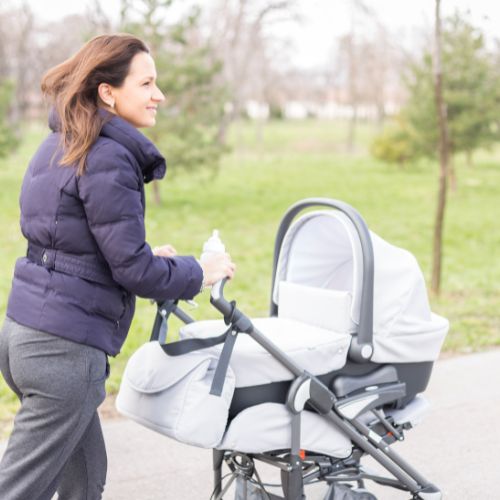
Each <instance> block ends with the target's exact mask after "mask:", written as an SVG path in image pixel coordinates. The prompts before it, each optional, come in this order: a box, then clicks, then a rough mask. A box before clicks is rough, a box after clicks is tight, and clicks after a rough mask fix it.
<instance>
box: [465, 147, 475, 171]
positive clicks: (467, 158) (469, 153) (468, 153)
mask: <svg viewBox="0 0 500 500" xmlns="http://www.w3.org/2000/svg"><path fill="white" fill-rule="evenodd" d="M465 161H466V163H467V166H468V167H469V168H472V167H473V166H474V160H473V157H472V151H471V150H470V149H469V150H467V151H466V152H465Z"/></svg>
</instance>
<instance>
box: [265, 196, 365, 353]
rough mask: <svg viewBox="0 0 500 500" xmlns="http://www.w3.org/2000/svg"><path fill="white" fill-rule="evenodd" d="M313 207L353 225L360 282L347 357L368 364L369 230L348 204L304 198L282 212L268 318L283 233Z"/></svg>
mask: <svg viewBox="0 0 500 500" xmlns="http://www.w3.org/2000/svg"><path fill="white" fill-rule="evenodd" d="M314 206H324V207H329V208H334V209H336V210H339V211H340V212H342V213H344V214H345V215H346V216H347V217H348V218H349V219H350V221H351V222H352V223H353V225H354V227H355V228H356V232H357V233H358V236H359V241H360V244H361V253H362V256H363V281H362V287H361V304H360V318H359V331H358V333H357V334H354V335H353V336H352V340H351V345H350V348H349V358H350V359H352V360H353V361H355V362H358V363H366V362H368V361H370V359H371V357H372V355H373V272H374V258H373V246H372V241H371V238H370V232H369V231H368V227H367V226H366V223H365V221H364V220H363V218H362V217H361V215H360V214H359V212H358V211H357V210H356V209H354V208H353V207H351V206H350V205H348V204H347V203H344V202H343V201H339V200H334V199H331V198H306V199H303V200H300V201H298V202H297V203H295V204H294V205H292V206H291V207H290V208H289V209H288V211H287V212H286V213H285V215H284V216H283V219H282V220H281V223H280V226H279V229H278V234H277V235H276V242H275V246H274V260H273V276H272V284H271V307H270V314H271V316H276V315H277V314H278V305H277V304H275V303H274V301H273V290H274V286H275V282H276V272H277V267H278V260H279V255H280V251H281V245H282V243H283V239H284V237H285V234H286V232H287V231H288V228H289V227H290V225H291V223H292V221H293V219H294V218H295V217H296V216H297V214H298V213H300V212H301V211H303V210H305V209H306V208H310V207H314Z"/></svg>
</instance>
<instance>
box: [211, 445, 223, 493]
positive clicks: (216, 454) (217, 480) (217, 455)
mask: <svg viewBox="0 0 500 500" xmlns="http://www.w3.org/2000/svg"><path fill="white" fill-rule="evenodd" d="M223 459H224V452H223V451H220V450H215V449H214V450H212V460H213V470H214V497H215V498H217V495H219V494H220V493H221V487H222V461H223Z"/></svg>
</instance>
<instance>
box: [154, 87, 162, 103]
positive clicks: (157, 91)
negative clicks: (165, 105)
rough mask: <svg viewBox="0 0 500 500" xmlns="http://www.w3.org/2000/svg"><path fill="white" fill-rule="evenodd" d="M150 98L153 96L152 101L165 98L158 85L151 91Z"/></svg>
mask: <svg viewBox="0 0 500 500" xmlns="http://www.w3.org/2000/svg"><path fill="white" fill-rule="evenodd" d="M152 98H153V101H157V102H163V101H164V100H165V95H164V94H163V92H162V91H161V90H160V89H159V88H158V87H155V91H154V93H153V97H152Z"/></svg>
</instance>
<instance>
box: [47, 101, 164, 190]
mask: <svg viewBox="0 0 500 500" xmlns="http://www.w3.org/2000/svg"><path fill="white" fill-rule="evenodd" d="M99 115H100V116H101V117H102V118H104V125H103V127H102V129H101V132H100V134H99V135H100V136H101V137H107V138H109V139H112V140H114V141H116V142H118V143H119V144H121V145H122V146H124V147H125V148H127V149H128V150H129V151H130V152H131V153H132V154H133V155H134V157H135V159H136V160H137V162H138V163H139V165H140V167H141V170H142V174H143V176H144V182H150V181H152V180H153V179H162V178H163V177H164V176H165V173H166V170H167V164H166V161H165V158H164V157H163V156H162V155H161V153H160V152H159V151H158V149H157V148H156V146H155V145H154V144H153V143H152V142H151V141H150V140H149V139H148V138H147V137H146V136H145V135H143V134H142V133H141V132H139V131H138V130H137V129H136V128H135V127H134V126H133V125H131V124H130V123H128V122H127V121H126V120H124V119H123V118H120V117H119V116H116V115H114V114H112V113H110V112H109V111H106V110H104V109H102V108H100V109H99ZM49 127H50V128H51V129H52V130H53V131H54V132H57V131H59V130H60V121H59V116H58V115H57V112H56V110H55V108H52V109H51V110H50V113H49Z"/></svg>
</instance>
